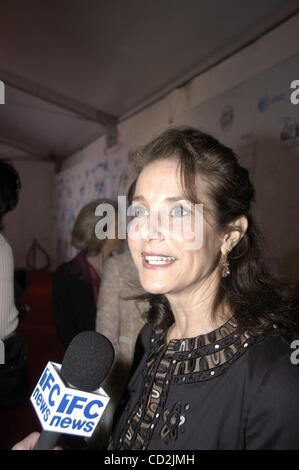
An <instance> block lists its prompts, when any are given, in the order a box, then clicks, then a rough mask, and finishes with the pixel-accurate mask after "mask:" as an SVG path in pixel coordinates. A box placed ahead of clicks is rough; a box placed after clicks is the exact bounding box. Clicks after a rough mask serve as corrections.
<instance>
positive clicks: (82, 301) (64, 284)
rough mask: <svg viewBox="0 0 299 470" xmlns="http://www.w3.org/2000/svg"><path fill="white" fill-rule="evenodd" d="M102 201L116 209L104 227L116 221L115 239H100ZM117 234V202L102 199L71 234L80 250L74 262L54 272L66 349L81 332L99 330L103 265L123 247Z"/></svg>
mask: <svg viewBox="0 0 299 470" xmlns="http://www.w3.org/2000/svg"><path fill="white" fill-rule="evenodd" d="M100 204H109V205H111V206H112V207H113V209H114V211H113V212H114V215H113V219H112V218H111V217H108V219H107V220H108V222H107V224H105V226H104V230H105V231H107V232H108V231H109V229H111V227H113V224H115V225H114V226H115V237H114V238H110V237H109V238H104V239H99V238H98V237H97V235H96V225H97V223H98V222H99V221H100V220H101V219H103V217H105V215H103V216H98V215H95V211H96V208H97V207H98V206H99V205H100ZM105 218H106V217H105ZM117 235H118V226H117V206H116V203H115V202H114V201H112V200H110V199H98V200H95V201H92V202H90V203H89V204H87V205H85V206H84V207H83V208H82V209H81V210H80V212H79V214H78V216H77V218H76V220H75V223H74V226H73V229H72V233H71V245H72V246H73V247H75V248H77V249H78V250H80V251H79V253H78V254H77V255H76V256H75V257H74V258H73V259H72V260H71V261H69V262H66V263H63V264H62V265H61V266H59V267H58V268H57V269H56V271H55V272H54V275H53V291H52V302H51V304H52V305H51V311H52V315H53V318H54V323H55V327H56V331H57V335H58V338H59V339H60V341H61V343H62V344H63V346H64V347H65V348H67V347H68V345H69V344H70V342H71V340H72V339H73V338H74V336H76V335H77V334H78V333H80V332H81V331H90V330H95V322H96V312H97V304H98V296H99V290H100V286H101V277H102V271H103V264H104V262H105V260H106V259H107V258H109V256H110V255H111V254H112V253H113V252H116V251H119V250H120V249H121V247H122V241H121V240H119V239H118V238H117ZM100 295H101V294H100Z"/></svg>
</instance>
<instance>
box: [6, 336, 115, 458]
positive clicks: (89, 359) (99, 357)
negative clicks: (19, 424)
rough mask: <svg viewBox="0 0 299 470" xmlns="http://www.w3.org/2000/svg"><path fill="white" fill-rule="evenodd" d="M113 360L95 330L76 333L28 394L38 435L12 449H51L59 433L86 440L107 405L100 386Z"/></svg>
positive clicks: (108, 346) (105, 341)
mask: <svg viewBox="0 0 299 470" xmlns="http://www.w3.org/2000/svg"><path fill="white" fill-rule="evenodd" d="M113 360H114V349H113V346H112V344H111V343H110V341H109V340H108V339H107V338H106V337H105V336H103V335H101V334H100V333H96V332H95V331H89V332H83V333H79V334H78V335H77V336H76V337H75V338H74V339H73V340H72V342H71V344H70V345H69V347H68V349H67V351H66V353H65V356H64V359H63V362H62V366H61V367H60V365H59V364H55V363H51V362H49V363H48V364H47V367H46V368H45V370H44V372H43V373H42V376H41V378H40V380H39V382H38V384H37V385H36V387H35V389H34V391H33V393H32V396H31V402H32V404H33V406H34V409H35V411H36V413H37V415H38V418H39V420H40V422H41V425H42V427H43V431H42V432H41V434H40V436H39V438H38V433H32V434H30V435H29V436H27V438H26V439H24V440H23V441H21V442H19V443H18V444H16V445H15V446H14V447H13V449H15V450H17V449H23V450H25V449H28V450H30V449H33V448H34V449H35V450H48V449H52V448H53V447H55V444H56V442H57V440H58V439H59V437H60V434H71V435H75V436H85V437H90V436H91V435H92V433H93V431H94V429H95V427H96V425H97V424H98V422H99V420H100V418H101V416H102V414H103V411H104V410H105V408H106V406H107V404H108V402H109V397H108V395H107V394H106V393H105V392H104V390H103V389H101V388H100V384H101V383H102V381H103V380H104V378H105V377H106V375H107V373H108V372H109V370H110V368H111V366H112V363H113ZM37 439H38V441H37ZM36 441H37V444H36V445H35V443H36Z"/></svg>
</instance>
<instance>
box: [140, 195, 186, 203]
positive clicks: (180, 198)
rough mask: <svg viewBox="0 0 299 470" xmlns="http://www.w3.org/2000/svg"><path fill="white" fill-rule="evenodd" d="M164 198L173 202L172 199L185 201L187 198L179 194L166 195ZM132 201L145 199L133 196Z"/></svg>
mask: <svg viewBox="0 0 299 470" xmlns="http://www.w3.org/2000/svg"><path fill="white" fill-rule="evenodd" d="M164 200H165V201H169V202H173V201H186V200H187V199H186V197H185V196H184V195H179V196H172V197H166V198H165V199H164ZM132 201H146V199H145V198H144V197H143V196H134V197H133V199H132Z"/></svg>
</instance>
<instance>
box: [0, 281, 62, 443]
mask: <svg viewBox="0 0 299 470" xmlns="http://www.w3.org/2000/svg"><path fill="white" fill-rule="evenodd" d="M31 279H32V282H31V285H30V286H29V289H28V291H27V292H26V294H25V297H24V302H25V303H26V304H27V305H28V306H29V307H30V311H29V312H28V313H27V315H26V317H25V319H24V321H23V322H22V323H21V324H20V325H19V327H18V329H17V334H18V335H19V336H20V337H22V338H24V340H25V341H26V343H27V348H28V351H27V374H28V379H29V383H30V394H31V392H32V391H33V389H34V387H35V385H36V383H37V381H38V379H39V377H40V375H41V372H42V371H43V369H44V368H45V366H46V364H47V362H48V361H49V360H50V361H53V362H58V363H61V362H62V359H63V356H64V350H63V347H62V345H61V343H60V342H59V340H58V338H57V336H56V331H55V327H54V323H53V320H52V316H51V292H52V283H51V273H44V272H43V273H39V272H34V273H31ZM0 429H1V430H0V449H1V450H5V449H6V450H7V449H11V447H12V446H13V445H14V444H15V443H16V442H18V441H19V440H21V439H23V438H24V437H25V436H27V435H28V434H30V433H31V432H32V431H40V429H41V427H40V424H39V421H38V419H37V418H36V416H35V412H34V410H33V408H32V406H31V403H30V401H29V400H27V401H26V402H25V403H24V404H23V405H20V406H18V407H17V408H16V409H15V410H13V409H9V410H0Z"/></svg>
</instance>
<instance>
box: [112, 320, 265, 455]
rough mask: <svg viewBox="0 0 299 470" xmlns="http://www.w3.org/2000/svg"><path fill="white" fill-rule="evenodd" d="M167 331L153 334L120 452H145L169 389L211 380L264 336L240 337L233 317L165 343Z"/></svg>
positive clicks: (246, 335) (157, 331) (156, 331)
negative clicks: (208, 329)
mask: <svg viewBox="0 0 299 470" xmlns="http://www.w3.org/2000/svg"><path fill="white" fill-rule="evenodd" d="M166 335H167V331H165V330H161V329H157V330H154V331H153V333H152V337H151V339H150V347H149V352H148V356H147V361H146V367H145V368H144V370H143V378H144V390H143V393H142V395H141V397H140V399H139V400H138V402H137V404H136V406H135V409H134V410H133V412H132V414H131V417H130V419H129V420H128V422H127V427H126V429H125V430H124V432H123V434H122V436H121V438H120V442H119V445H120V448H121V449H130V448H134V449H146V448H147V445H148V442H149V439H150V435H151V433H152V430H153V429H154V427H155V426H156V422H157V421H158V419H159V417H160V416H161V414H162V413H163V411H164V407H165V403H166V399H167V395H168V391H169V387H170V386H171V385H172V384H175V385H179V386H184V385H187V384H191V383H195V382H201V381H205V380H213V379H215V378H216V377H217V376H219V375H220V374H222V373H223V372H224V371H225V370H226V369H227V368H228V367H229V366H230V365H231V364H232V363H233V362H234V361H235V360H236V359H238V357H240V356H241V355H242V354H243V353H244V352H245V351H247V349H248V348H249V347H250V346H251V345H252V344H254V343H257V342H259V341H261V340H262V339H263V338H264V337H265V333H261V334H259V335H255V336H250V335H249V334H247V333H243V334H240V333H239V332H238V327H237V324H236V322H235V319H234V318H233V317H232V318H230V319H229V320H228V321H227V322H226V323H224V324H223V325H222V326H220V327H219V328H217V329H216V330H214V331H212V332H210V333H207V334H203V335H199V336H196V337H194V338H186V339H180V340H176V339H175V340H171V341H170V342H169V343H168V344H167V340H166Z"/></svg>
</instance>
